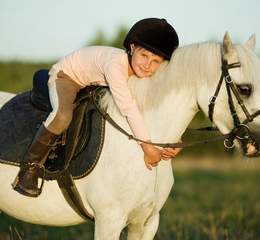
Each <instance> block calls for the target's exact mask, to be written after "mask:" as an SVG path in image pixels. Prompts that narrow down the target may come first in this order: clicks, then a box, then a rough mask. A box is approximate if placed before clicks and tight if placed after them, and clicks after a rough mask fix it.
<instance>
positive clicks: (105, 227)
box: [95, 208, 127, 240]
mask: <svg viewBox="0 0 260 240" xmlns="http://www.w3.org/2000/svg"><path fill="white" fill-rule="evenodd" d="M126 219H127V218H126V216H124V215H123V214H121V213H120V211H118V210H113V209H112V208H110V210H109V211H103V212H99V213H97V214H95V240H119V238H120V234H121V232H122V230H123V228H124V227H125V226H126Z"/></svg>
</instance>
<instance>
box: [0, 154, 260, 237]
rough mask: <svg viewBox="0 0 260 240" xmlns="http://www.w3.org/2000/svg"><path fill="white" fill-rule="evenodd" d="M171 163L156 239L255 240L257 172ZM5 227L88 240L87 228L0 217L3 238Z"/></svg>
mask: <svg viewBox="0 0 260 240" xmlns="http://www.w3.org/2000/svg"><path fill="white" fill-rule="evenodd" d="M175 161H176V164H175V165H176V170H175V171H174V172H175V184H174V187H173V189H172V192H171V194H170V197H169V199H168V201H167V203H166V205H165V206H164V208H163V210H162V212H161V221H160V226H159V231H158V233H157V235H156V238H155V239H156V240H175V239H176V240H177V239H178V240H222V239H223V240H257V239H260V188H259V182H260V175H259V167H257V168H256V169H254V166H253V167H251V168H250V170H248V168H247V167H246V164H245V165H244V167H243V165H242V167H241V168H239V169H238V168H234V169H232V164H233V163H234V165H235V164H236V160H231V161H232V163H230V164H228V166H229V168H226V167H224V168H218V164H215V166H216V167H210V168H208V169H198V168H197V169H193V168H191V167H188V164H186V167H178V165H179V164H178V163H177V161H185V160H183V159H181V158H180V159H176V160H175ZM198 163H200V161H198ZM182 164H183V163H180V166H182ZM220 165H221V163H220ZM10 225H14V226H16V228H17V229H18V230H19V231H20V233H21V234H22V236H23V239H24V240H25V239H30V240H32V239H35V240H36V239H39V240H47V239H48V240H54V239H63V240H72V239H73V240H76V239H77V240H83V239H84V240H90V239H93V224H92V223H86V224H83V225H79V226H74V227H66V228H53V227H42V226H36V225H31V224H27V223H23V222H20V221H16V220H14V219H12V218H10V217H8V216H6V215H4V214H2V215H0V232H2V235H3V233H5V235H6V236H7V234H8V228H9V226H10ZM0 239H2V238H0ZM3 239H4V238H3ZM6 239H8V238H6ZM122 239H125V234H123V236H122Z"/></svg>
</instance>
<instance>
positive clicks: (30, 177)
mask: <svg viewBox="0 0 260 240" xmlns="http://www.w3.org/2000/svg"><path fill="white" fill-rule="evenodd" d="M58 136H59V135H56V134H53V133H51V132H50V131H49V130H48V129H46V128H45V127H44V125H43V124H42V125H41V127H40V128H39V130H38V131H37V133H36V135H35V137H34V139H33V142H32V144H31V145H30V147H29V149H28V150H27V152H26V153H25V155H24V158H23V161H22V163H21V167H20V171H19V173H18V175H17V177H16V178H15V180H14V182H13V184H12V186H13V189H14V190H15V191H17V192H19V193H21V194H23V195H26V196H28V197H37V196H39V195H40V194H41V191H42V189H41V187H40V188H38V178H39V176H40V174H41V173H42V172H43V171H44V166H43V164H44V163H45V161H46V159H47V157H48V154H49V153H50V151H51V147H53V146H54V144H55V141H56V139H57V137H58Z"/></svg>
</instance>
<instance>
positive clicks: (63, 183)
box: [57, 170, 94, 221]
mask: <svg viewBox="0 0 260 240" xmlns="http://www.w3.org/2000/svg"><path fill="white" fill-rule="evenodd" d="M57 182H58V185H59V187H60V189H61V192H62V194H63V196H64V198H65V199H66V201H67V202H68V204H69V205H70V206H71V207H72V209H73V210H74V211H75V212H76V213H77V214H78V215H79V216H81V217H82V218H83V219H85V220H91V221H93V220H94V217H93V216H92V215H91V214H90V213H89V212H88V211H87V210H86V208H85V207H84V204H83V202H82V199H81V196H80V194H79V191H78V189H77V187H76V185H75V183H74V180H73V178H72V176H71V174H70V173H69V172H68V170H65V171H63V173H62V175H60V177H59V178H58V179H57Z"/></svg>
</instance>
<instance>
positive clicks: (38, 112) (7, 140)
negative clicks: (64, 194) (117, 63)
mask: <svg viewBox="0 0 260 240" xmlns="http://www.w3.org/2000/svg"><path fill="white" fill-rule="evenodd" d="M48 79H49V76H48V70H45V69H43V70H39V71H37V72H36V73H35V74H34V77H33V88H32V90H31V91H27V92H24V93H21V94H18V95H17V96H15V97H14V98H13V99H11V100H10V101H9V102H7V103H6V104H5V105H4V106H3V107H2V108H1V109H0V132H1V138H0V162H1V163H5V164H11V165H16V166H19V165H20V162H21V160H22V157H23V155H24V154H25V152H26V150H27V148H28V147H29V145H30V143H31V141H32V139H33V137H34V135H35V133H36V131H37V129H38V128H39V126H40V125H41V123H42V122H43V121H44V120H45V119H46V118H47V116H48V114H49V113H50V111H51V110H52V108H51V104H50V100H49V92H48V86H47V82H48ZM105 89H106V87H98V86H89V87H86V88H84V89H82V90H81V91H80V92H79V93H78V95H77V98H76V100H75V103H76V108H75V109H74V114H73V119H72V122H71V124H70V126H69V128H68V130H67V131H66V132H65V133H64V134H62V135H61V136H60V139H59V143H58V145H57V146H56V147H55V149H53V151H52V152H51V153H50V155H49V157H48V159H47V161H46V163H45V169H46V171H45V172H46V173H45V179H46V180H55V179H57V178H58V177H59V176H60V174H61V173H62V172H63V171H64V170H66V171H69V173H70V174H71V175H72V177H73V179H79V178H82V177H85V176H87V175H88V174H89V173H90V172H91V171H92V170H93V169H94V167H95V165H96V164H97V162H98V159H99V156H100V153H101V150H102V146H103V141H104V133H105V120H104V118H103V117H102V116H101V115H100V114H99V112H98V111H97V109H96V108H95V104H94V103H93V98H92V94H93V92H95V94H100V95H102V94H103V93H104V91H105Z"/></svg>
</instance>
